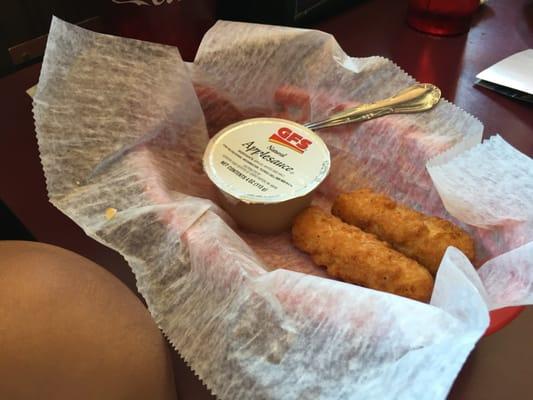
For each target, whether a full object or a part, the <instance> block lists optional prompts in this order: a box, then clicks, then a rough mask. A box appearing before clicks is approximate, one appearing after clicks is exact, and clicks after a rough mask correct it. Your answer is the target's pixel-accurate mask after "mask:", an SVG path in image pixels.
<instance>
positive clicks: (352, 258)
mask: <svg viewBox="0 0 533 400" xmlns="http://www.w3.org/2000/svg"><path fill="white" fill-rule="evenodd" d="M292 240H293V242H294V244H295V245H296V247H297V248H299V249H300V250H302V251H304V252H306V253H309V254H310V255H311V257H312V258H313V261H314V262H315V263H316V264H318V265H320V266H325V267H326V269H327V272H328V274H329V275H331V276H333V277H335V278H340V279H342V280H344V281H346V282H350V283H355V284H357V285H361V286H366V287H368V288H372V289H377V290H382V291H385V292H390V293H394V294H397V295H400V296H405V297H409V298H411V299H414V300H420V301H429V299H430V297H431V291H432V290H433V277H432V276H431V274H430V273H429V272H428V271H427V270H426V269H425V268H424V267H422V266H421V265H420V264H418V263H417V262H416V261H414V260H412V259H410V258H408V257H406V256H404V255H403V254H401V253H399V252H397V251H395V250H394V249H393V248H392V247H391V246H390V245H389V244H387V243H385V242H382V241H381V240H379V239H377V238H376V237H375V236H374V235H372V234H369V233H366V232H363V231H362V230H360V229H359V228H357V227H355V226H351V225H348V224H345V223H344V222H342V221H341V220H340V219H338V218H336V217H334V216H333V215H331V214H329V213H326V212H325V211H323V210H322V209H320V208H318V207H309V208H307V209H305V210H304V211H303V212H301V213H300V214H299V215H298V216H297V217H296V218H295V220H294V224H293V226H292Z"/></svg>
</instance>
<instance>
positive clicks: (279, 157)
mask: <svg viewBox="0 0 533 400" xmlns="http://www.w3.org/2000/svg"><path fill="white" fill-rule="evenodd" d="M203 165H204V170H205V172H206V174H207V175H208V177H209V178H210V179H211V181H212V182H213V183H214V184H215V185H216V186H217V187H218V189H219V190H221V191H222V192H223V193H224V194H226V195H229V196H231V197H232V198H234V199H235V200H236V201H240V202H244V203H247V204H271V203H280V202H285V201H288V200H291V199H295V198H299V197H303V196H306V195H307V194H309V193H310V192H312V191H313V190H314V189H316V188H317V186H318V185H319V184H320V183H321V182H322V181H323V180H324V179H325V177H326V176H327V174H328V172H329V168H330V155H329V150H328V148H327V147H326V145H325V143H324V142H323V141H322V139H321V138H320V137H319V136H318V135H317V134H316V133H314V132H313V131H312V130H310V129H308V128H306V127H305V126H303V125H300V124H298V123H296V122H292V121H288V120H283V119H278V118H253V119H248V120H244V121H241V122H238V123H235V124H232V125H229V126H228V127H226V128H224V129H223V130H221V131H220V132H219V133H217V134H216V135H215V136H214V137H213V138H212V139H211V140H210V142H209V144H208V146H207V149H206V151H205V153H204V159H203Z"/></svg>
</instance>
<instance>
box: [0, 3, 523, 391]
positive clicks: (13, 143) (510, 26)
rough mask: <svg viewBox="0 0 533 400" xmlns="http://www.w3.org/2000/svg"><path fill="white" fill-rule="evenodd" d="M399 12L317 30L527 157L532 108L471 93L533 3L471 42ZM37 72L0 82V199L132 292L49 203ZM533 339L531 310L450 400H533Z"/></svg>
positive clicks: (329, 23)
mask: <svg viewBox="0 0 533 400" xmlns="http://www.w3.org/2000/svg"><path fill="white" fill-rule="evenodd" d="M405 9H406V3H405V1H393V0H390V1H387V0H374V1H366V2H362V3H360V4H357V5H354V6H353V7H352V8H350V9H349V10H347V11H345V12H343V13H342V14H340V15H337V16H336V17H332V18H329V19H327V20H325V21H323V22H321V23H320V24H318V25H316V27H317V28H318V29H321V30H324V31H327V32H330V33H332V34H334V35H335V37H336V38H337V40H338V41H339V43H340V44H341V46H342V47H343V48H344V50H345V51H346V52H347V53H348V54H350V55H352V56H356V57H364V56H370V55H382V56H385V57H388V58H390V59H392V60H394V61H395V62H396V63H397V64H398V65H399V66H400V67H402V68H403V69H404V70H406V71H407V72H408V73H409V74H411V75H412V76H414V77H415V78H416V79H417V80H418V81H423V82H431V83H434V84H436V85H437V86H439V87H440V88H441V89H442V91H443V94H444V96H445V97H446V98H447V99H449V100H451V101H453V102H455V103H456V104H457V105H459V106H460V107H462V108H463V109H465V110H466V111H468V112H469V113H471V114H473V115H475V116H477V117H478V118H479V119H480V120H481V121H482V122H483V123H484V125H485V136H489V135H492V134H495V133H499V134H500V135H501V136H503V137H504V138H505V140H507V141H508V142H509V143H511V144H512V145H513V146H515V147H516V148H518V149H519V150H521V151H522V152H524V153H525V154H527V155H529V156H533V107H532V106H531V105H527V104H524V103H519V102H517V101H514V100H511V99H509V98H506V97H504V96H502V95H499V94H497V93H493V92H491V91H489V90H487V89H483V88H479V87H475V86H473V82H474V76H475V75H476V74H477V73H478V72H479V71H481V70H483V69H484V68H486V67H488V66H489V65H491V64H493V63H495V62H497V61H498V60H500V59H502V58H504V57H506V56H508V55H510V54H513V53H515V52H517V51H520V50H524V49H526V48H532V47H533V1H531V0H515V1H513V2H509V1H505V0H499V1H498V0H491V1H489V2H488V4H486V5H484V6H483V7H482V8H481V9H480V11H479V13H478V15H477V16H476V19H475V21H474V26H473V28H472V29H471V30H470V32H469V33H468V35H461V36H457V37H451V38H437V37H431V36H428V35H424V34H421V33H419V32H416V31H413V30H411V29H410V28H408V27H407V26H406V25H405V23H404V16H405ZM39 69H40V65H35V66H32V67H29V68H26V69H24V70H22V71H19V72H17V73H15V74H13V75H11V76H8V77H6V78H3V79H2V80H0V116H1V119H0V121H1V129H0V199H1V200H2V201H3V202H4V203H5V204H6V205H7V206H8V207H9V208H10V209H11V210H12V212H13V214H15V215H16V217H17V218H18V219H19V220H20V221H21V222H22V224H23V225H24V226H25V227H26V228H27V229H28V230H29V231H30V232H31V234H32V235H33V236H34V237H35V238H36V239H37V240H39V241H42V242H46V243H51V244H55V245H57V246H61V247H64V248H67V249H70V250H72V251H75V252H77V253H79V254H81V255H83V256H85V257H87V258H89V259H91V260H93V261H95V262H96V263H98V264H100V265H102V266H104V267H105V268H107V269H108V270H109V271H111V272H112V273H113V274H114V275H115V276H117V277H118V278H119V279H121V280H122V281H123V282H125V283H126V284H127V285H128V286H129V287H130V288H131V289H132V290H134V291H135V292H136V288H135V283H134V278H133V275H132V273H131V271H130V269H129V267H128V265H127V264H126V263H125V261H124V260H123V259H122V257H121V256H119V255H118V254H117V253H115V252H114V251H112V250H110V249H108V248H106V247H104V246H102V245H100V244H98V243H97V242H95V241H94V240H92V239H90V238H88V237H87V236H85V234H84V233H83V231H82V230H81V229H80V228H79V227H78V226H77V225H76V224H75V223H74V222H72V221H71V220H70V219H68V218H67V217H66V216H65V215H63V214H62V213H61V212H59V211H58V210H56V209H55V208H54V207H53V206H52V205H51V204H50V203H48V199H47V196H46V188H45V180H44V176H43V172H42V169H41V165H40V163H39V156H38V152H37V144H36V139H35V133H34V126H33V119H32V114H31V99H30V98H29V97H28V96H27V95H26V93H25V90H26V89H28V88H29V87H30V86H32V85H34V84H35V83H36V82H37V79H38V75H39ZM1 223H2V220H1V219H0V224H1ZM532 331H533V308H528V309H526V310H525V311H524V312H522V314H520V315H519V317H518V318H517V319H515V320H514V321H513V322H512V323H511V324H510V325H508V326H506V327H505V328H504V329H503V330H501V331H499V332H497V333H495V334H493V335H492V336H489V337H486V338H483V339H482V340H481V341H480V342H479V344H478V345H477V347H476V349H475V350H474V352H473V353H472V355H471V356H470V358H469V359H468V361H467V362H466V364H465V366H464V368H463V370H462V372H461V373H460V375H459V377H458V379H457V381H456V383H455V385H454V387H453V389H452V391H451V393H450V396H449V398H450V399H463V400H468V399H476V400H477V399H502V398H509V399H522V398H530V397H531V393H533V379H531V377H532V376H533V361H532V360H533V343H532V339H531V332H532ZM173 354H174V368H175V377H176V387H177V390H178V395H179V397H180V399H200V400H201V399H210V398H212V396H211V395H210V394H209V392H208V391H207V389H206V388H205V387H204V386H203V385H202V383H201V382H200V381H199V380H198V379H197V378H196V377H195V376H194V374H193V373H192V372H191V371H190V369H189V368H188V367H187V366H186V365H185V364H184V363H183V361H181V360H180V358H179V356H177V354H176V353H174V352H173Z"/></svg>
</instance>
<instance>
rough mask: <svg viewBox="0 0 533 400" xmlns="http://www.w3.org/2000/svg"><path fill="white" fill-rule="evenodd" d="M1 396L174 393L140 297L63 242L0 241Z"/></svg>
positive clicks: (160, 342)
mask: <svg viewBox="0 0 533 400" xmlns="http://www.w3.org/2000/svg"><path fill="white" fill-rule="evenodd" d="M0 376H1V377H2V378H1V379H0V398H1V399H12V400H16V399H58V400H62V399H78V400H83V399H163V400H167V399H168V400H171V399H175V398H176V393H175V386H174V379H173V374H172V366H171V361H170V356H169V354H168V348H167V346H166V343H165V341H164V339H163V337H162V335H161V333H160V332H159V330H158V328H157V326H156V325H155V323H154V322H153V320H152V318H151V316H150V314H149V313H148V311H147V310H146V308H145V307H144V305H143V304H142V303H141V301H140V300H139V299H138V298H137V297H136V296H135V295H134V294H133V293H132V292H131V291H130V290H129V289H128V288H127V287H126V286H125V285H124V284H123V283H122V282H120V281H119V280H118V279H117V278H115V277H114V276H113V275H111V274H110V273H109V272H107V271H106V270H105V269H103V268H101V267H99V266H98V265H96V264H94V263H93V262H91V261H89V260H87V259H86V258H83V257H81V256H79V255H77V254H75V253H72V252H69V251H67V250H64V249H61V248H58V247H54V246H50V245H46V244H42V243H32V242H15V241H4V242H0Z"/></svg>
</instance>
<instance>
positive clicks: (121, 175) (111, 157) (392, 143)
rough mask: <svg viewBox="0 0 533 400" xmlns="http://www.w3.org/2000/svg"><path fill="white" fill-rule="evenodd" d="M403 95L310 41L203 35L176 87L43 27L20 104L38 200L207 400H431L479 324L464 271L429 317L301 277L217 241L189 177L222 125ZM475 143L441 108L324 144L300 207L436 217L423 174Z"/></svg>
mask: <svg viewBox="0 0 533 400" xmlns="http://www.w3.org/2000/svg"><path fill="white" fill-rule="evenodd" d="M191 78H192V81H193V83H194V87H193V83H191ZM384 82H386V84H384ZM412 82H413V80H412V78H410V77H409V76H407V75H406V74H405V73H404V72H403V71H401V70H400V69H399V68H398V67H397V66H395V65H394V64H393V63H391V62H390V61H388V60H386V59H383V58H380V57H371V58H349V57H347V56H346V55H345V54H344V53H343V52H342V50H341V49H340V48H339V46H338V45H337V43H336V42H335V41H334V39H333V38H332V37H331V36H330V35H327V34H324V33H321V32H316V31H308V30H301V29H290V28H280V27H269V26H260V25H250V24H241V23H229V22H220V23H217V25H216V26H215V27H214V28H213V29H212V30H211V31H210V32H209V33H208V34H207V36H206V37H205V39H204V41H203V42H202V45H201V48H200V50H199V53H198V56H197V58H196V60H195V63H194V64H193V65H191V66H190V68H189V69H187V68H186V67H185V65H184V64H183V63H182V61H181V60H180V58H179V55H178V53H177V51H176V49H173V48H171V47H167V46H159V45H155V44H149V43H142V42H138V41H134V40H127V39H120V38H114V37H109V36H105V35H99V34H95V33H92V32H88V31H85V30H83V29H81V28H77V27H75V26H72V25H69V24H67V23H64V22H61V21H59V20H57V19H54V21H53V23H52V27H51V32H50V35H49V41H48V45H47V51H46V55H45V59H44V61H43V68H42V72H41V77H40V80H39V85H38V91H37V94H36V97H35V99H34V115H35V123H36V129H37V137H38V142H39V148H40V152H41V158H42V163H43V168H44V171H45V175H46V178H47V186H48V191H49V196H50V200H51V201H52V202H53V203H54V204H55V205H56V206H57V207H58V208H60V209H61V210H62V211H63V212H65V213H66V214H67V215H69V216H70V217H71V218H72V219H74V220H75V221H76V222H77V223H78V224H79V225H80V226H81V227H82V228H83V229H84V230H85V232H87V234H89V235H90V236H92V237H93V238H95V239H96V240H99V241H100V242H102V243H104V244H106V245H108V246H110V247H112V248H114V249H116V250H117V251H119V252H120V253H121V254H123V255H124V257H125V258H126V260H127V261H128V263H129V264H130V266H131V267H132V269H133V271H134V273H135V275H136V278H137V285H138V288H139V291H140V293H142V295H143V296H144V297H145V299H146V301H147V304H148V307H149V309H150V312H151V314H152V316H153V317H154V319H155V320H156V322H157V323H158V324H159V326H160V327H161V329H162V330H163V332H164V333H165V335H166V336H167V337H168V338H169V340H170V341H171V343H172V344H173V345H174V347H175V348H176V349H177V350H178V351H179V352H180V354H181V355H182V356H183V358H184V359H185V360H186V361H187V362H188V363H189V364H190V366H191V367H192V369H193V370H194V371H195V372H196V373H197V374H198V375H199V377H200V378H201V379H202V380H203V381H204V382H205V384H206V385H207V386H208V387H209V388H210V390H211V391H212V392H213V393H215V394H216V395H217V396H218V397H220V398H222V399H230V398H231V399H233V398H283V399H292V398H294V399H296V398H298V399H306V398H309V399H311V398H312V399H326V398H327V399H336V398H356V399H358V398H361V399H363V398H364V399H368V398H379V399H385V398H395V399H398V398H409V399H411V398H417V399H439V398H444V397H445V396H446V394H447V392H448V391H449V388H450V386H451V384H452V382H453V380H454V379H455V376H456V375H457V373H458V371H459V369H460V367H461V365H462V364H463V362H464V360H465V359H466V357H467V355H468V354H469V352H470V351H471V349H472V348H473V346H474V344H475V343H476V341H477V340H478V339H479V337H480V336H481V335H482V334H483V332H484V330H485V329H486V327H487V324H488V310H487V301H490V299H489V298H488V296H489V295H490V292H489V291H485V289H484V288H483V284H482V283H481V280H480V279H479V277H478V275H477V274H476V272H475V271H474V269H473V268H472V266H471V264H470V263H469V261H468V260H467V259H466V257H465V256H464V255H462V254H461V253H460V252H459V251H458V250H456V249H453V248H450V249H449V250H448V252H447V253H446V255H445V257H444V259H443V261H442V265H441V268H440V270H439V274H438V277H437V280H436V285H435V290H434V295H433V299H432V305H427V304H422V303H418V302H415V301H411V300H408V299H405V298H401V297H397V296H394V295H391V294H387V293H381V292H377V291H373V290H370V289H365V288H361V287H357V286H354V285H349V284H346V283H342V282H337V281H334V280H330V279H323V278H320V277H317V276H314V274H321V273H322V271H320V270H319V269H318V268H317V267H315V266H314V265H313V264H312V263H311V262H310V260H309V258H308V257H307V256H305V255H302V254H301V253H299V252H298V251H296V250H295V249H294V248H293V247H292V246H291V245H290V242H289V237H288V235H279V236H273V237H262V236H259V235H250V234H243V233H242V232H236V231H234V230H232V229H231V228H230V226H229V225H228V224H231V221H230V220H229V219H228V217H227V216H226V215H225V213H224V212H223V211H222V210H221V209H220V208H219V207H217V206H216V205H215V204H214V202H213V201H212V200H214V199H215V196H214V192H213V187H212V185H211V184H210V183H209V182H208V181H207V178H206V177H205V175H204V174H203V173H202V170H201V165H200V160H201V154H202V151H203V148H204V147H205V144H206V142H207V138H208V132H209V133H213V132H214V131H215V130H216V129H217V127H219V126H221V125H222V126H223V125H224V124H227V123H230V122H233V121H234V120H236V119H242V118H245V117H251V116H258V115H275V116H284V117H290V118H293V119H297V120H306V119H311V118H313V119H315V118H321V117H323V116H325V115H327V114H329V113H330V112H331V111H332V110H333V109H334V108H335V106H336V105H339V104H341V103H351V102H355V103H358V102H367V101H372V100H375V99H378V98H382V97H386V96H389V95H391V94H393V93H394V92H396V91H397V90H398V89H400V88H403V87H405V86H406V85H407V84H410V83H412ZM198 100H199V101H198ZM481 130H482V126H481V124H480V123H479V121H477V120H476V119H474V118H473V117H471V116H469V115H468V114H466V113H464V112H463V111H461V110H459V109H457V108H456V107H455V106H453V105H452V104H450V103H448V102H445V101H444V102H441V103H440V104H439V105H438V106H437V107H436V108H435V109H434V110H432V111H431V112H428V113H424V114H418V115H397V116H388V117H384V118H381V119H378V120H375V121H371V122H367V123H364V124H359V125H352V126H349V127H343V128H339V129H334V130H330V131H327V132H326V131H324V132H323V133H321V134H322V137H323V138H324V139H325V140H326V142H327V144H328V146H329V147H330V150H331V152H332V155H333V169H332V173H331V176H330V178H329V179H328V181H327V182H326V183H325V184H324V185H323V186H322V187H321V195H320V196H319V197H318V198H317V200H316V201H317V202H318V203H320V204H322V205H328V204H329V203H330V202H331V200H332V197H333V196H334V195H335V194H336V193H337V192H338V191H339V190H345V189H351V188H355V187H359V186H367V185H369V186H372V187H374V188H375V189H378V190H382V191H385V192H387V193H389V194H392V195H393V196H394V197H396V198H397V199H399V200H401V201H404V202H406V203H408V204H410V205H412V206H414V207H416V208H418V209H422V210H424V211H428V212H432V213H434V214H439V215H444V216H446V215H447V214H446V212H445V210H444V209H443V207H442V205H441V202H440V199H439V197H438V193H437V192H436V190H435V189H434V187H433V185H432V183H431V179H430V177H429V174H428V173H427V171H426V170H425V163H426V161H427V160H429V159H430V158H432V157H434V156H436V155H437V154H439V153H440V152H442V151H443V150H446V149H452V150H449V153H448V154H449V155H450V154H452V153H453V154H455V153H460V152H461V151H462V150H464V149H467V148H471V147H473V146H475V144H476V143H479V141H480V139H481ZM449 158H451V155H450V156H449ZM452 162H453V160H452ZM108 207H113V208H116V209H117V210H118V212H117V214H116V215H115V217H114V218H112V219H110V220H107V219H106V218H105V216H104V214H105V210H106V209H107V208H108ZM448 217H449V216H448ZM479 245H480V248H481V250H483V249H485V246H484V242H483V241H482V240H480V242H479ZM507 250H510V249H507ZM483 251H485V253H487V254H490V251H491V248H489V249H485V250H483ZM526 267H527V266H526ZM529 267H530V266H529ZM281 268H283V269H281ZM291 270H292V271H291ZM299 271H305V272H308V274H303V273H301V272H299ZM487 293H489V294H487Z"/></svg>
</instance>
